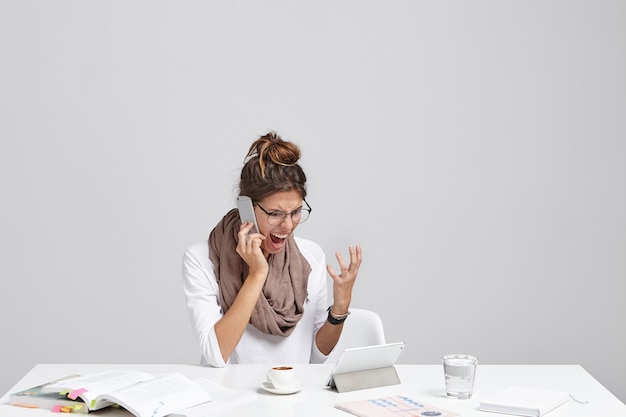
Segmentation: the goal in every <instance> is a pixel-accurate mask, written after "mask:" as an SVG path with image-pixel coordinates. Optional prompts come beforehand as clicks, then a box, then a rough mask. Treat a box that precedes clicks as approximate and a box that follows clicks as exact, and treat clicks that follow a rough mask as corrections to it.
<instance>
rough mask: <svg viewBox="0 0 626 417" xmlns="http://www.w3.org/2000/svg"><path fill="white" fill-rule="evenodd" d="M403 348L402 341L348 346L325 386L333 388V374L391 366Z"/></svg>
mask: <svg viewBox="0 0 626 417" xmlns="http://www.w3.org/2000/svg"><path fill="white" fill-rule="evenodd" d="M403 350H404V342H395V343H386V344H384V345H373V346H363V347H358V348H349V349H346V350H344V351H343V353H342V354H341V356H340V357H339V360H338V361H337V363H336V364H335V367H334V368H333V371H332V372H331V374H330V377H329V378H328V382H327V383H326V386H328V387H331V388H334V387H335V382H334V380H333V375H335V374H345V373H349V372H356V371H367V370H369V369H378V368H387V367H389V366H393V365H394V364H395V363H396V361H397V360H398V357H399V356H400V354H401V353H402V351H403Z"/></svg>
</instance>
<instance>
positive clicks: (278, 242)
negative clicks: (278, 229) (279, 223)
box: [270, 233, 289, 247]
mask: <svg viewBox="0 0 626 417" xmlns="http://www.w3.org/2000/svg"><path fill="white" fill-rule="evenodd" d="M288 237H289V235H281V234H278V233H270V239H271V241H272V244H273V245H274V246H275V247H280V246H282V245H283V243H285V239H287V238H288Z"/></svg>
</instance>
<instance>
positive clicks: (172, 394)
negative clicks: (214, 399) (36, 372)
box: [41, 370, 211, 417]
mask: <svg viewBox="0 0 626 417" xmlns="http://www.w3.org/2000/svg"><path fill="white" fill-rule="evenodd" d="M41 390H42V392H53V393H60V394H63V395H66V396H67V398H69V399H71V400H78V399H80V400H82V401H83V402H84V404H85V405H86V407H87V408H88V410H89V411H93V410H100V409H102V408H105V407H108V406H111V405H114V404H118V405H120V406H121V407H123V408H125V409H126V410H128V411H129V412H131V413H132V414H134V415H136V416H137V417H162V416H165V415H168V414H171V413H173V412H176V411H180V410H183V409H186V408H189V407H193V406H196V405H198V404H202V403H205V402H208V401H211V397H210V395H209V393H208V392H207V391H206V390H205V389H204V388H203V387H202V386H201V385H200V384H198V383H197V382H195V381H192V380H190V379H189V378H187V377H186V376H184V375H182V374H178V373H172V374H166V375H161V376H155V375H152V374H149V373H146V372H140V371H119V370H112V371H104V372H98V373H94V374H89V375H84V376H79V377H75V378H69V379H65V380H61V381H57V382H55V383H52V384H48V385H45V386H43V387H42V388H41Z"/></svg>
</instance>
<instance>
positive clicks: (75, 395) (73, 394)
mask: <svg viewBox="0 0 626 417" xmlns="http://www.w3.org/2000/svg"><path fill="white" fill-rule="evenodd" d="M83 392H87V390H86V389H85V388H79V389H75V390H74V391H72V392H70V393H69V394H68V396H67V398H69V399H72V400H75V399H76V398H78V396H79V395H80V394H82V393H83Z"/></svg>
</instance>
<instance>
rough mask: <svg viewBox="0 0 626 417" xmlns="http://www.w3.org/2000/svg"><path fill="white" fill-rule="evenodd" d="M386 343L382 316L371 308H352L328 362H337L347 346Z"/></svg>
mask: <svg viewBox="0 0 626 417" xmlns="http://www.w3.org/2000/svg"><path fill="white" fill-rule="evenodd" d="M384 343H385V330H384V328H383V321H382V320H381V319H380V316H379V315H378V314H376V313H375V312H373V311H371V310H364V309H360V308H351V309H350V315H349V316H348V318H347V319H346V321H345V322H344V324H343V330H342V331H341V336H340V337H339V341H338V342H337V346H335V348H334V349H333V351H332V352H330V355H328V358H327V359H326V363H336V362H337V361H338V360H339V357H340V356H341V354H342V353H343V351H344V350H345V349H347V348H355V347H361V346H371V345H382V344H384Z"/></svg>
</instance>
